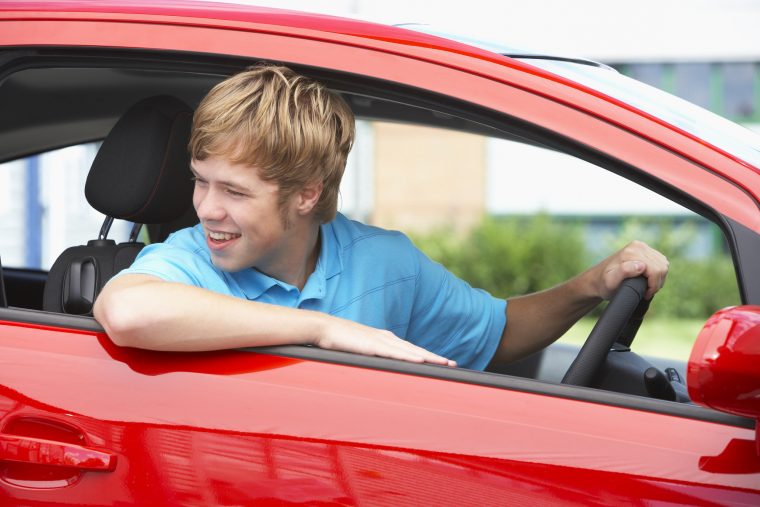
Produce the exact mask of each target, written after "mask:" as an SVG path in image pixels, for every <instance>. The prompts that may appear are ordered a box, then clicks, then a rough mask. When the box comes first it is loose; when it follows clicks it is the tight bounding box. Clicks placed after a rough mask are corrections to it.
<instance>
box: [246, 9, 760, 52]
mask: <svg viewBox="0 0 760 507" xmlns="http://www.w3.org/2000/svg"><path fill="white" fill-rule="evenodd" d="M236 3H248V4H254V5H261V6H267V7H279V8H285V9H294V10H303V11H309V12H318V13H322V14H331V15H338V16H348V17H360V18H362V19H369V20H373V21H378V22H383V23H403V22H419V23H426V24H431V25H433V26H435V27H436V28H439V29H443V30H446V31H455V32H458V33H463V34H469V35H474V36H477V37H478V38H481V39H487V40H495V41H500V42H503V43H507V44H509V45H513V46H520V47H525V48H530V49H535V50H543V51H550V52H553V53H562V54H572V55H575V56H583V57H588V58H594V59H597V60H602V61H604V60H606V59H614V60H619V59H620V57H621V56H626V55H627V56H628V57H629V58H631V59H643V60H645V59H651V58H657V59H662V58H678V59H686V60H688V59H705V58H719V59H721V60H727V59H746V58H752V59H756V58H758V57H760V29H758V27H759V26H760V0H637V1H636V2H623V1H619V0H572V1H569V0H531V1H526V0H521V1H514V0H497V1H494V0H467V1H461V0H460V1H453V0H437V1H435V2H430V1H424V0H383V1H377V0H311V1H308V0H238V1H237V2H236Z"/></svg>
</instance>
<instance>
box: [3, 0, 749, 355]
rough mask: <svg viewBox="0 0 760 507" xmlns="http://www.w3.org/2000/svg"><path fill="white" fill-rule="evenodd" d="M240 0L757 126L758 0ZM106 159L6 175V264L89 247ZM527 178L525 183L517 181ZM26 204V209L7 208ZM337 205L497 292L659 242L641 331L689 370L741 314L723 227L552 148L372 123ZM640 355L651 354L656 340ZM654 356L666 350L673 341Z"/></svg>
mask: <svg viewBox="0 0 760 507" xmlns="http://www.w3.org/2000/svg"><path fill="white" fill-rule="evenodd" d="M237 3H251V4H255V5H261V6H270V7H277V8H286V9H295V10H303V11H309V12H317V13H322V14H325V15H337V16H345V17H354V18H361V19H364V20H370V21H376V22H382V23H386V24H405V23H421V24H425V25H428V26H427V27H426V28H424V29H425V30H432V31H437V32H441V33H450V34H458V35H460V36H465V37H471V38H473V39H477V40H481V41H494V42H497V43H499V44H501V45H505V46H512V47H518V48H521V49H528V50H530V51H532V52H536V53H544V54H554V55H563V56H574V57H583V58H588V59H591V60H595V61H598V62H602V63H605V64H607V65H609V66H611V67H613V68H615V69H616V70H617V71H618V72H620V73H622V74H625V75H627V76H630V77H632V78H634V79H636V80H639V81H642V82H644V83H647V84H648V85H651V86H653V87H656V88H659V89H661V90H664V91H667V92H669V93H671V94H673V95H676V96H678V97H681V98H682V99H684V100H687V101H689V102H692V103H694V104H697V105H699V106H701V107H703V108H705V109H708V110H710V111H712V112H715V113H717V114H719V115H721V116H724V117H726V118H728V119H730V120H732V121H734V122H737V123H739V124H742V125H744V126H746V127H747V128H749V129H754V130H758V131H760V30H758V28H757V27H758V24H760V23H759V22H760V1H756V0H658V1H652V0H639V1H638V2H636V3H624V2H610V1H606V0H605V1H603V0H574V1H573V2H567V1H560V0H533V1H531V2H525V1H522V2H512V1H499V2H497V1H484V0H469V1H467V2H461V1H458V2H454V1H448V0H438V1H437V2H435V3H430V2H423V1H417V2H415V1H411V0H404V1H402V0H385V1H383V2H376V1H361V0H333V1H328V0H323V1H305V0H301V1H299V0H280V1H265V0H264V1H256V2H246V1H239V2H237ZM97 148H98V145H97V144H96V143H91V144H87V145H82V146H74V147H68V148H64V149H61V150H56V151H54V152H50V153H44V154H40V155H37V156H34V157H29V158H27V159H24V160H18V161H14V162H10V163H6V164H3V165H1V166H0V251H2V252H3V263H4V265H5V266H12V267H24V268H29V269H41V270H46V269H48V268H49V267H50V265H51V264H52V262H53V261H54V260H55V258H56V257H57V255H58V254H59V253H60V252H61V251H62V250H63V249H65V248H66V247H68V246H71V245H75V244H83V243H85V242H86V241H87V240H88V239H92V238H91V237H90V236H91V231H95V230H97V229H98V228H99V224H100V223H101V222H102V219H103V217H102V216H101V215H99V214H98V213H97V212H95V211H94V210H92V209H91V208H90V207H89V205H88V204H87V202H86V200H85V199H84V196H83V195H81V192H82V190H81V189H82V188H83V187H84V181H85V179H86V175H87V171H88V169H89V166H90V163H91V161H92V159H93V157H94V155H95V153H96V152H97ZM463 171H465V172H464V174H466V175H467V177H466V178H462V174H463ZM72 175H74V176H72ZM516 177H519V179H520V185H519V186H517V185H513V184H511V183H510V182H512V181H514V179H515V178H516ZM546 181H552V182H555V183H557V184H555V185H553V186H548V185H545V184H543V183H542V182H546ZM526 189H529V191H526ZM19 195H23V196H24V199H23V200H19V199H18V198H14V199H11V198H10V196H19ZM340 209H341V211H342V212H343V213H345V214H347V215H349V216H351V217H353V218H356V219H359V220H363V221H366V222H368V223H372V224H376V225H380V226H383V227H387V228H394V229H401V230H403V231H405V232H406V233H407V234H409V235H410V236H411V237H412V238H413V239H414V241H415V242H416V243H417V244H418V246H419V247H420V248H421V249H423V250H424V251H425V252H426V253H428V254H429V255H430V256H431V257H433V258H434V259H436V260H439V261H440V262H442V263H443V264H445V265H446V266H447V267H448V268H449V269H451V270H452V271H454V272H455V273H456V274H458V275H459V276H461V277H463V278H464V279H466V280H468V281H469V282H470V283H471V284H472V285H474V286H478V287H482V288H484V289H486V290H489V291H490V292H492V293H493V294H495V295H499V296H510V295H515V294H521V293H526V292H531V291H535V290H539V289H543V288H547V287H549V286H551V285H554V284H556V283H559V282H561V281H562V280H565V279H567V278H569V277H571V276H573V275H575V274H577V273H578V272H580V271H582V270H583V269H585V268H586V267H587V266H589V265H590V264H591V263H593V262H596V261H598V260H600V259H601V258H602V257H604V256H605V255H607V254H609V253H611V252H612V251H613V250H614V249H616V248H618V247H620V246H622V245H623V244H625V243H626V242H628V241H630V240H632V239H642V240H645V241H648V242H650V244H652V245H653V246H655V247H657V248H659V249H661V250H662V251H663V252H664V253H666V254H667V255H668V256H669V258H670V259H671V266H672V268H671V269H672V274H671V276H670V281H669V284H668V287H667V288H666V289H665V290H663V291H662V293H661V294H660V295H659V296H658V297H657V301H656V303H655V304H653V306H652V310H651V315H652V317H654V318H653V319H649V320H650V322H648V323H647V325H649V326H659V327H658V328H657V329H656V330H652V329H650V330H649V331H645V330H642V333H641V334H642V335H648V336H653V337H661V336H663V335H667V336H668V343H672V346H669V347H670V348H668V350H666V351H665V352H664V354H665V355H670V356H672V357H676V358H679V359H686V358H687V357H688V353H689V349H690V345H691V343H692V342H693V340H694V338H695V337H696V334H697V332H698V330H699V328H700V327H701V325H702V323H703V322H704V320H705V318H706V317H707V316H708V315H709V314H711V313H712V312H713V311H715V310H717V309H718V308H720V307H723V306H727V305H732V304H738V303H739V296H738V291H737V286H736V280H735V277H734V274H733V267H732V263H731V260H730V257H729V255H728V251H727V248H726V244H725V241H724V239H723V235H722V233H721V232H720V230H719V229H718V228H717V226H715V225H714V224H712V223H711V222H709V221H707V220H705V219H704V218H702V217H700V216H699V215H696V214H694V213H692V212H691V211H689V210H686V209H684V208H682V207H680V206H678V205H677V204H675V203H673V202H670V201H668V200H666V199H664V198H661V197H660V196H658V195H657V194H654V193H652V192H649V191H647V190H646V189H643V188H641V187H638V186H637V185H632V184H631V183H630V182H628V181H626V180H623V179H622V178H619V177H618V176H616V175H614V174H611V173H609V172H608V171H606V170H604V169H601V168H598V167H596V166H593V165H592V164H590V163H587V162H585V161H582V160H578V159H575V158H573V157H569V156H566V155H563V154H561V153H557V152H553V151H549V150H542V149H539V148H535V147H530V146H525V145H519V144H516V143H512V142H507V141H504V140H500V139H495V138H488V137H485V136H477V135H472V134H463V133H459V132H442V131H435V130H434V129H429V128H423V127H419V126H411V125H401V124H391V123H383V122H361V121H360V122H359V123H358V125H357V141H356V144H355V148H354V150H353V152H352V154H351V157H350V160H349V164H348V167H347V171H346V176H345V179H344V182H343V186H342V191H341V208H340ZM130 227H131V225H130V224H127V223H121V224H119V223H116V224H115V225H114V228H113V229H112V231H113V232H112V233H111V237H114V238H115V239H117V240H118V239H121V240H124V239H126V236H127V234H128V231H129V229H130ZM18 238H23V241H21V240H18ZM146 239H147V238H146ZM685 294H688V297H684V295H685ZM592 324H593V320H588V321H585V320H584V321H583V322H581V323H580V324H579V325H578V326H576V328H574V329H573V330H572V331H571V332H570V333H569V334H568V336H567V337H566V339H567V340H569V341H575V342H578V341H580V340H582V339H583V338H585V336H586V335H587V333H588V331H589V330H590V327H591V325H592ZM639 345H640V347H641V346H643V347H644V350H643V352H644V353H646V347H647V346H648V345H647V344H646V342H644V343H642V344H639ZM652 347H653V348H654V347H657V349H658V353H659V355H663V349H662V343H659V344H652ZM639 351H642V349H641V348H639Z"/></svg>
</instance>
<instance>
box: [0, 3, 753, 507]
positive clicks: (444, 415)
mask: <svg viewBox="0 0 760 507" xmlns="http://www.w3.org/2000/svg"><path fill="white" fill-rule="evenodd" d="M259 61H270V62H271V61H273V62H283V63H285V64H287V65H288V66H291V67H293V68H295V69H297V70H298V71H300V72H303V73H305V74H308V75H310V76H313V77H316V78H318V79H320V80H322V81H323V82H325V83H327V84H328V86H329V87H331V88H332V89H334V90H337V91H339V92H340V93H341V94H342V95H343V96H344V97H345V98H346V100H347V101H348V102H349V104H350V105H351V107H352V108H353V109H354V111H355V113H356V115H357V117H358V118H360V119H365V120H367V121H378V120H381V121H384V122H389V123H388V124H390V125H395V124H399V123H402V124H411V125H416V126H419V127H421V128H427V127H435V129H436V130H435V132H456V133H459V132H465V133H469V134H474V135H480V136H483V135H485V136H489V137H492V138H496V139H500V140H508V141H510V142H519V143H522V144H524V145H528V146H541V147H544V148H548V149H550V151H552V152H556V153H560V154H566V155H567V156H569V157H571V158H574V159H578V160H585V161H590V162H592V163H593V164H594V165H595V166H597V167H599V168H601V170H602V171H603V172H610V173H615V174H618V175H620V176H622V177H623V178H624V179H625V181H626V182H627V184H630V185H631V186H635V187H642V188H645V189H649V190H650V191H652V192H654V193H656V194H659V195H660V196H664V198H666V199H668V200H670V201H672V202H675V203H677V204H679V205H680V206H683V207H685V208H687V209H689V210H692V211H693V212H695V213H696V214H697V215H700V216H702V217H704V218H705V219H706V220H707V221H709V222H710V223H712V224H715V227H716V230H718V231H720V233H721V234H722V235H723V237H724V238H725V243H726V245H727V248H728V249H729V250H730V252H731V256H732V259H733V263H734V270H735V273H736V284H737V291H738V293H739V297H740V299H741V304H742V306H738V307H736V308H731V309H726V310H723V311H721V312H719V313H717V314H715V315H714V316H713V317H712V318H711V319H710V320H709V321H708V322H707V323H706V324H705V326H704V328H703V330H702V331H701V333H700V334H699V336H698V337H695V344H694V347H693V351H692V354H691V358H690V360H689V362H688V365H685V364H680V365H679V364H675V365H674V368H673V369H668V370H667V371H666V370H665V369H663V368H662V367H661V365H660V364H659V363H655V362H653V361H650V360H649V359H647V358H645V357H642V356H639V355H637V354H635V352H632V351H630V350H629V349H628V347H627V346H626V344H625V343H623V344H618V345H614V346H613V351H612V352H610V353H609V354H608V353H607V352H608V351H609V349H610V346H611V344H612V342H613V341H615V340H616V339H617V341H623V342H625V341H626V340H627V341H628V342H630V340H631V339H632V335H631V334H629V335H627V336H628V338H627V339H626V338H624V339H622V340H621V339H620V337H619V336H618V334H619V331H620V329H619V328H620V327H621V326H623V325H624V324H625V322H621V321H620V319H619V318H618V321H616V322H612V320H614V319H615V315H612V314H616V312H618V310H619V311H621V312H622V313H623V314H625V315H626V316H628V315H630V314H631V313H632V312H634V311H635V309H636V308H637V307H638V306H639V305H638V298H637V297H633V302H632V303H631V302H630V301H629V302H628V303H625V302H621V303H617V302H614V306H615V308H617V309H618V310H615V311H612V312H611V311H610V310H608V311H607V312H606V313H605V314H604V315H603V316H602V318H601V319H602V320H603V321H604V322H602V321H600V325H599V326H597V328H596V330H595V331H594V332H593V333H592V336H591V337H590V338H589V341H588V342H587V344H586V346H585V347H584V348H583V349H581V351H580V352H578V350H577V349H575V353H578V354H579V357H578V358H577V359H576V361H575V363H574V366H573V367H571V374H567V375H565V378H564V380H565V381H564V382H560V381H557V380H558V379H557V378H555V377H556V376H557V375H559V378H561V377H562V375H563V374H564V373H565V372H564V369H565V368H566V363H565V366H562V367H560V366H559V362H557V361H556V357H557V356H556V354H555V353H553V352H552V350H554V349H552V348H550V349H547V351H545V353H544V356H543V357H541V358H539V359H540V360H541V361H542V363H541V367H540V368H534V369H533V370H531V373H529V374H527V375H523V376H517V375H516V373H517V371H516V370H511V369H510V367H509V366H506V367H504V368H502V369H501V370H500V371H501V373H494V372H476V371H469V370H463V369H452V368H444V367H438V366H430V365H413V364H407V363H401V362H398V361H393V360H386V359H379V358H370V357H363V356H355V355H351V354H347V353H339V352H330V351H325V350H320V349H315V348H310V347H297V346H290V347H277V348H270V349H256V350H254V349H251V350H233V351H224V352H217V353H158V352H148V351H141V350H135V349H129V348H120V347H117V346H115V345H113V344H112V343H111V341H110V340H109V338H108V336H106V334H105V333H104V332H103V329H102V328H101V327H100V326H99V325H98V323H97V322H95V321H94V320H93V319H92V318H91V317H88V316H87V315H86V314H87V313H88V308H89V307H88V305H91V303H92V299H93V298H94V297H95V295H96V293H97V288H98V287H99V286H101V285H102V283H103V282H104V280H103V278H106V277H107V275H105V274H103V273H102V272H101V271H98V270H97V269H95V268H93V265H94V264H92V262H91V261H89V260H88V259H90V257H87V256H92V255H95V254H89V253H88V254H86V258H85V260H84V261H81V262H78V263H74V264H71V263H69V264H66V268H65V271H64V272H58V271H56V270H57V269H58V268H57V267H56V266H58V265H59V264H58V263H56V265H54V266H53V268H52V269H51V271H50V273H47V272H46V271H38V270H29V269H20V268H14V267H9V266H8V265H7V264H8V262H7V258H8V257H9V256H10V253H8V252H3V251H2V247H1V246H0V256H3V259H4V260H5V261H6V266H5V267H4V268H3V270H2V274H3V275H4V280H5V281H4V286H5V289H4V294H2V293H0V306H2V307H1V308H0V504H2V505H251V504H264V505H268V504H272V505H274V504H309V505H372V504H383V505H418V504H430V505H447V504H455V505H505V504H516V503H523V504H526V505H536V504H541V505H543V504H594V505H597V504H598V505H611V504H626V505H627V504H647V505H648V504H653V503H662V504H690V505H760V433H758V422H757V421H758V419H759V418H760V368H759V367H758V365H760V142H758V138H757V136H754V135H752V134H750V133H749V132H744V131H743V130H742V129H741V128H739V127H738V126H736V125H733V124H731V123H730V122H727V121H722V120H720V119H718V118H717V117H714V116H712V115H710V114H708V113H706V112H704V111H701V110H699V109H697V108H691V107H689V106H688V105H686V104H683V103H681V102H678V101H675V99H673V98H668V96H667V95H665V94H664V93H663V94H660V95H658V94H655V92H651V91H647V92H646V93H645V92H644V91H643V90H645V89H644V88H638V87H637V86H638V85H637V84H636V83H635V82H633V81H632V80H629V79H627V78H625V77H624V76H621V75H619V74H617V73H616V72H615V71H613V70H611V69H609V68H606V67H605V66H601V65H598V64H594V63H593V62H586V61H581V60H573V59H562V58H554V57H551V56H543V55H530V54H524V53H519V52H511V53H510V54H509V55H504V54H500V53H498V52H495V51H492V50H489V49H486V48H484V47H477V46H474V45H470V44H469V43H468V44H466V43H463V42H457V41H455V40H453V39H447V38H442V37H439V36H436V35H432V34H428V33H423V32H420V31H414V30H411V29H407V28H400V27H390V26H382V25H376V24H371V23H366V22H360V21H353V20H345V19H338V18H332V17H326V16H319V15H307V14H301V13H295V12H288V11H277V10H270V9H258V8H254V7H247V6H235V5H225V4H203V3H193V2H176V3H167V2H161V3H159V2H154V5H150V4H148V3H142V2H133V1H127V0H124V1H121V2H117V1H103V2H85V1H79V2H77V1H57V2H52V1H51V2H33V1H28V2H27V1H10V2H7V1H6V2H3V3H2V4H0V105H1V106H0V111H1V112H0V162H5V161H12V160H15V159H21V158H23V157H28V156H31V155H34V154H37V153H42V152H46V151H48V150H52V149H54V148H60V147H64V146H71V145H78V144H82V143H87V142H92V141H100V140H103V139H107V138H106V136H107V135H109V131H110V130H111V128H112V127H113V126H114V124H115V123H116V122H117V120H118V119H119V118H120V117H122V115H124V113H125V111H127V110H128V109H129V108H130V107H131V106H132V104H134V103H135V102H138V101H140V100H141V99H144V98H147V97H153V96H164V95H171V96H174V97H178V98H179V99H181V100H182V101H184V102H186V103H187V104H189V105H190V106H193V105H195V104H197V102H198V101H199V100H200V98H201V97H202V96H203V95H204V94H205V92H206V91H208V89H209V88H210V87H211V86H213V85H214V84H215V83H217V82H219V81H221V80H222V79H224V78H225V77H226V76H228V75H230V74H232V73H234V72H236V71H239V70H240V69H243V68H245V67H247V66H249V65H251V64H253V63H256V62H259ZM394 122H395V123H394ZM127 130H128V129H127ZM140 132H142V131H138V129H135V131H134V132H133V133H134V134H135V135H139V134H140ZM128 133H129V132H128ZM143 133H144V132H143ZM108 143H109V141H108V140H106V142H105V143H104V145H103V146H104V147H105V146H106V145H107V144H108ZM444 144H445V143H444ZM440 146H441V147H443V144H441V145H440ZM135 151H139V150H134V149H133V150H131V151H130V150H125V152H124V155H123V156H124V157H125V160H130V159H129V157H134V156H137V155H138V154H137V153H135ZM431 156H432V155H431ZM135 163H137V162H135ZM63 170H64V168H61V171H63ZM466 171H467V168H466V167H463V168H462V173H461V174H459V176H458V177H459V178H460V181H462V182H465V181H467V177H468V176H467V174H468V173H467V172H466ZM518 172H519V171H518ZM130 174H131V173H129V171H128V170H125V171H122V172H121V173H119V174H117V175H116V176H113V179H108V178H106V179H105V180H104V181H101V182H100V185H99V186H100V187H103V188H105V189H106V190H105V191H106V196H105V197H103V198H102V200H103V202H105V204H104V206H108V205H110V204H111V203H113V202H115V200H117V199H118V197H119V195H120V194H121V193H123V192H125V191H126V189H127V188H131V187H132V185H133V184H134V185H139V184H140V182H133V181H131V180H130ZM2 176H3V175H2V174H0V177H2ZM426 177H427V176H426ZM409 178H410V179H414V176H413V175H410V176H409ZM518 180H519V178H518V177H515V184H519V181H518ZM0 181H3V182H9V181H11V178H7V179H0ZM552 184H553V182H552V181H545V182H543V183H542V186H543V185H545V186H547V187H549V186H551V185H552ZM88 186H89V183H88ZM565 191H566V192H575V193H576V194H577V198H578V199H585V200H593V198H594V195H593V194H592V193H591V192H592V190H591V189H588V188H585V189H579V188H572V187H571V188H565ZM88 192H89V190H88ZM109 192H110V193H109ZM168 193H169V194H170V193H171V192H168ZM5 195H8V196H10V197H3V196H5ZM80 195H81V194H79V195H78V196H76V197H71V198H72V199H81V197H80ZM16 198H17V196H16V195H15V194H12V193H11V192H8V193H7V194H4V193H3V192H2V189H0V199H16ZM88 198H90V194H89V193H88ZM161 199H164V197H161ZM170 199H171V198H170V197H168V196H167V197H165V200H166V202H168V201H169V200H170ZM10 202H12V201H10V200H6V205H8V203H10ZM91 202H92V200H91ZM162 202H163V201H159V207H160V205H161V203H162ZM0 208H2V206H0ZM159 214H160V213H159ZM116 218H118V216H117V217H116ZM170 218H171V220H169V219H167V220H166V221H167V222H171V221H172V220H174V219H175V218H176V217H175V216H172V217H170ZM158 221H159V222H160V220H158ZM106 222H107V224H106V225H110V222H109V221H108V220H106ZM145 222H146V223H151V221H150V220H145ZM159 225H160V224H159ZM169 225H170V226H171V224H169ZM174 225H175V226H176V224H174ZM107 230H108V227H104V232H103V234H101V235H100V237H99V239H98V240H95V242H94V243H93V245H90V246H91V247H92V248H95V247H97V246H98V244H97V241H103V242H107V239H106V232H107ZM23 233H24V231H23V230H21V231H18V230H17V231H16V232H15V234H17V235H23ZM97 233H98V231H97V230H93V231H92V236H93V238H94V237H96V236H98V234H97ZM151 234H152V233H151ZM127 243H129V244H128V245H127V246H126V247H125V248H127V249H129V248H132V247H133V246H134V245H135V244H136V243H135V238H132V241H131V243H130V242H127ZM0 245H3V243H2V242H0ZM83 248H85V247H83ZM86 248H90V247H86ZM114 248H115V247H114ZM58 253H60V252H58ZM4 254H5V255H4ZM61 273H63V274H61ZM99 277H100V278H99ZM56 284H57V285H56ZM88 284H89V285H88ZM51 287H53V288H51ZM88 287H89V289H88ZM88 290H89V292H88ZM625 290H628V291H629V292H633V293H635V292H636V288H635V287H633V288H630V289H629V288H626V289H625ZM688 296H689V295H688V294H684V297H685V298H688ZM621 298H623V296H621ZM621 301H622V299H621ZM167 304H170V302H167ZM656 304H657V299H656V298H655V301H654V303H653V305H656ZM621 305H622V306H621ZM626 305H627V306H626ZM753 305H754V306H753ZM621 308H622V310H621ZM716 310H717V309H716ZM209 311H213V309H209ZM610 315H612V316H611V317H610ZM626 318H627V317H626ZM626 318H623V321H625V320H626ZM627 345H630V343H628V344H627ZM633 349H634V350H635V349H636V342H634V343H633ZM664 366H667V365H664ZM578 368H581V369H582V370H583V372H581V374H576V373H572V370H573V369H574V370H575V371H577V370H578ZM685 370H688V371H685ZM546 371H550V373H551V374H547V373H546ZM558 372H559V373H558ZM679 377H681V379H680V381H679ZM684 377H685V378H684ZM687 391H688V395H687ZM663 393H664V394H663ZM674 393H675V394H674Z"/></svg>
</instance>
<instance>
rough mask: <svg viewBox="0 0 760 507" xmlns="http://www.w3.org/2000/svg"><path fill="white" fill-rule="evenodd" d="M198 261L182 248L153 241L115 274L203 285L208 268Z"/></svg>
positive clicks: (197, 258) (193, 255)
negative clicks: (128, 265)
mask: <svg viewBox="0 0 760 507" xmlns="http://www.w3.org/2000/svg"><path fill="white" fill-rule="evenodd" d="M199 263H202V260H201V259H199V257H198V256H197V255H195V254H193V253H192V252H190V251H188V250H186V249H184V248H180V247H177V246H175V245H172V244H170V243H154V244H152V245H148V246H146V247H145V248H143V249H142V250H141V251H140V253H139V254H138V255H137V258H135V260H134V262H133V263H132V265H131V266H130V267H128V268H127V269H124V270H122V271H120V272H119V273H118V274H117V275H116V276H117V277H118V276H123V275H126V274H140V275H151V276H155V277H157V278H161V279H162V280H165V281H167V282H179V283H184V284H187V285H194V286H196V287H203V286H204V284H203V278H204V277H203V273H204V271H205V270H206V269H208V268H206V267H205V266H201V265H199ZM114 278H116V277H114Z"/></svg>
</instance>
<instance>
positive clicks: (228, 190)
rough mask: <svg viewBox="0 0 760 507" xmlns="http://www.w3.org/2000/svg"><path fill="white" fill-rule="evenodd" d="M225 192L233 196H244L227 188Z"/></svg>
mask: <svg viewBox="0 0 760 507" xmlns="http://www.w3.org/2000/svg"><path fill="white" fill-rule="evenodd" d="M227 193H228V194H230V195H231V196H233V197H245V194H243V193H241V192H235V191H234V190H230V189H227Z"/></svg>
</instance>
